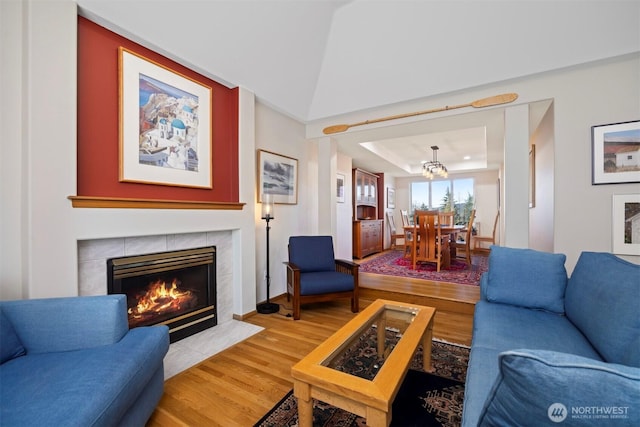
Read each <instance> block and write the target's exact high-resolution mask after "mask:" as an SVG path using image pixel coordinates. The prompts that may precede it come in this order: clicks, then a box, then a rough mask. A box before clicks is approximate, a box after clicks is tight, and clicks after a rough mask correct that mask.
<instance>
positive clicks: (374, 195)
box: [368, 176, 378, 206]
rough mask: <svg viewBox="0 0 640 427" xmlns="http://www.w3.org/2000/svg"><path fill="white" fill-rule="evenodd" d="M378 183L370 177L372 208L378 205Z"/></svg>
mask: <svg viewBox="0 0 640 427" xmlns="http://www.w3.org/2000/svg"><path fill="white" fill-rule="evenodd" d="M377 199H378V182H377V178H375V177H373V176H370V177H369V199H368V202H369V204H370V205H371V206H376V205H377V204H378V200H377Z"/></svg>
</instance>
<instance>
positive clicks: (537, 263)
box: [483, 246, 567, 313]
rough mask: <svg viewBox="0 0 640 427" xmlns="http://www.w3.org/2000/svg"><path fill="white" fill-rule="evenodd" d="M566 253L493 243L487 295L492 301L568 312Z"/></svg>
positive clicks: (484, 290)
mask: <svg viewBox="0 0 640 427" xmlns="http://www.w3.org/2000/svg"><path fill="white" fill-rule="evenodd" d="M565 259H566V256H565V255H564V254H552V253H548V252H540V251H535V250H532V249H516V248H507V247H504V246H492V247H491V253H490V254H489V270H488V271H487V273H486V274H487V275H488V276H487V280H486V282H485V283H484V284H483V285H484V286H485V289H483V295H484V296H485V298H486V299H487V300H488V301H491V302H497V303H502V304H511V305H516V306H520V307H527V308H534V309H540V310H547V311H551V312H554V313H564V291H565V288H566V285H567V271H566V269H565V268H564V262H565Z"/></svg>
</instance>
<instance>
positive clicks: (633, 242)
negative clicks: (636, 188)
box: [611, 194, 640, 255]
mask: <svg viewBox="0 0 640 427" xmlns="http://www.w3.org/2000/svg"><path fill="white" fill-rule="evenodd" d="M611 232H612V236H613V253H614V254H620V255H640V194H614V195H613V221H612V230H611Z"/></svg>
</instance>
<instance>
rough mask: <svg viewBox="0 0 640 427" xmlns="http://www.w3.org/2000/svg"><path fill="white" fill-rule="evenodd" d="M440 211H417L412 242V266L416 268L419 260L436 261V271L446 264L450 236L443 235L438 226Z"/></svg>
mask: <svg viewBox="0 0 640 427" xmlns="http://www.w3.org/2000/svg"><path fill="white" fill-rule="evenodd" d="M437 220H438V211H419V210H417V211H415V214H414V219H413V224H414V230H415V232H414V239H413V241H412V242H411V266H412V268H413V269H414V270H415V269H416V264H417V263H418V262H434V263H435V264H436V271H437V272H440V268H441V267H442V265H443V264H444V261H445V260H444V256H445V255H446V253H447V252H448V251H449V243H448V241H449V239H448V236H443V235H442V234H441V232H440V227H437V226H436V223H437Z"/></svg>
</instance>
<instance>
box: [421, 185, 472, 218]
mask: <svg viewBox="0 0 640 427" xmlns="http://www.w3.org/2000/svg"><path fill="white" fill-rule="evenodd" d="M473 184H474V181H473V178H461V179H445V180H437V181H415V182H412V183H411V214H413V212H414V211H415V210H416V209H417V210H436V209H437V210H440V211H443V212H448V211H452V210H453V211H454V212H455V216H454V219H455V222H456V224H466V223H467V222H469V215H470V214H471V210H472V209H473V206H474V198H473Z"/></svg>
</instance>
